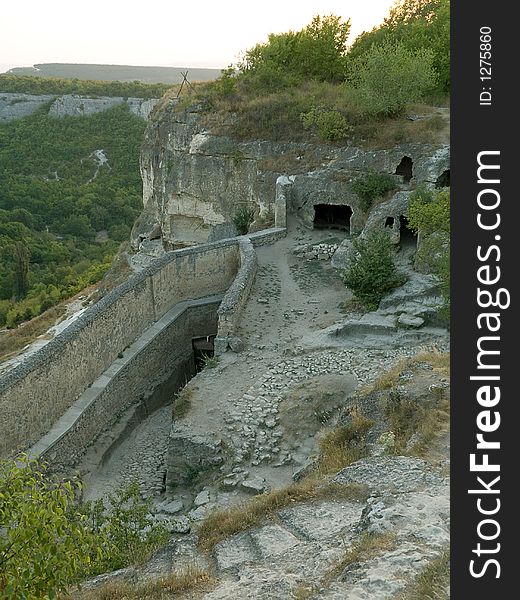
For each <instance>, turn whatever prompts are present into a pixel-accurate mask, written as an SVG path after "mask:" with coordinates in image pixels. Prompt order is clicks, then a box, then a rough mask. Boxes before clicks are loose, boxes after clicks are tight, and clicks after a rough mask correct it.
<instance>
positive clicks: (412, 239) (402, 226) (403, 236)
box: [399, 215, 417, 246]
mask: <svg viewBox="0 0 520 600" xmlns="http://www.w3.org/2000/svg"><path fill="white" fill-rule="evenodd" d="M399 242H400V244H401V245H404V246H417V234H416V233H415V231H414V230H413V229H411V228H410V225H409V223H408V219H407V218H406V217H405V216H403V215H401V216H400V217H399Z"/></svg>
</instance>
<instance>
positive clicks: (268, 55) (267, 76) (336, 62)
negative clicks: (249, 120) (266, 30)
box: [239, 15, 350, 91]
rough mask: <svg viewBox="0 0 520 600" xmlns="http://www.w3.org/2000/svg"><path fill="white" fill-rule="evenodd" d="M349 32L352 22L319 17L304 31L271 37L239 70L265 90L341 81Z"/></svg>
mask: <svg viewBox="0 0 520 600" xmlns="http://www.w3.org/2000/svg"><path fill="white" fill-rule="evenodd" d="M349 32H350V21H348V20H347V21H344V22H342V21H341V18H340V17H337V16H334V15H329V16H323V17H321V16H316V17H314V19H313V20H312V22H311V23H310V24H309V25H307V27H305V28H304V29H302V30H301V31H298V32H294V31H289V32H287V33H281V34H271V35H269V41H268V42H267V43H266V44H257V45H256V46H255V47H254V48H251V49H250V50H248V51H247V52H246V54H245V57H244V60H243V61H242V64H240V65H239V68H240V70H241V71H242V73H243V75H244V76H245V77H246V78H247V79H248V80H249V82H250V84H252V85H254V86H255V87H256V88H257V89H262V91H266V90H267V91H275V90H279V89H283V88H285V87H288V86H289V85H294V84H297V83H299V82H301V81H303V80H304V79H315V80H318V81H341V80H343V79H344V74H345V56H346V52H347V47H346V42H347V38H348V35H349ZM259 85H260V87H259Z"/></svg>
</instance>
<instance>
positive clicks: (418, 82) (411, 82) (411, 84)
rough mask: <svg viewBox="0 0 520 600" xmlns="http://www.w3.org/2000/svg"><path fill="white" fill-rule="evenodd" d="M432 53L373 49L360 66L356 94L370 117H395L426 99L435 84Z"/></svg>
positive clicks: (398, 46) (401, 48) (384, 47)
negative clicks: (409, 106)
mask: <svg viewBox="0 0 520 600" xmlns="http://www.w3.org/2000/svg"><path fill="white" fill-rule="evenodd" d="M435 79H436V73H435V69H434V68H433V54H432V52H431V51H430V50H428V49H426V48H421V49H420V50H417V51H412V50H408V49H407V48H406V47H405V46H403V45H402V44H394V43H385V44H382V45H381V46H373V47H372V48H371V49H370V50H369V51H368V52H367V54H366V56H365V57H364V59H363V62H362V63H360V64H359V76H358V83H357V91H358V93H359V100H360V102H361V106H362V109H363V111H364V112H365V113H367V114H368V115H386V116H391V115H396V114H399V113H400V112H402V111H403V110H404V108H405V107H406V105H407V104H408V103H410V102H415V101H417V100H420V99H421V98H423V97H424V95H425V93H426V92H428V91H429V90H431V89H432V88H433V87H434V85H435Z"/></svg>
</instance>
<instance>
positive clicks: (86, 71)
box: [8, 63, 220, 85]
mask: <svg viewBox="0 0 520 600" xmlns="http://www.w3.org/2000/svg"><path fill="white" fill-rule="evenodd" d="M184 71H188V78H189V80H190V81H210V80H212V79H216V78H217V77H218V76H219V74H220V70H219V69H201V68H182V67H143V66H131V65H90V64H67V63H43V64H36V65H34V66H33V67H15V68H13V69H9V71H8V73H11V74H13V75H29V76H33V77H63V78H67V79H69V78H77V79H96V80H104V81H127V82H133V81H140V82H142V83H148V84H151V83H166V84H170V85H171V84H176V83H181V82H182V73H183V72H184Z"/></svg>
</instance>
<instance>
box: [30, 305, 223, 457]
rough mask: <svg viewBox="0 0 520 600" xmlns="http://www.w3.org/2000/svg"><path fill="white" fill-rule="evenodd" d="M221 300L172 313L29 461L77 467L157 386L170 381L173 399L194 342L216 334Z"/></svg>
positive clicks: (128, 353)
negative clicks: (94, 444) (86, 454)
mask: <svg viewBox="0 0 520 600" xmlns="http://www.w3.org/2000/svg"><path fill="white" fill-rule="evenodd" d="M221 300H222V296H212V297H209V298H204V299H201V300H194V301H188V302H181V303H179V304H177V305H176V306H175V307H174V308H172V309H171V310H170V311H169V312H168V313H166V314H165V315H164V316H163V317H162V318H161V319H159V321H157V323H154V324H153V325H152V326H151V327H150V328H149V329H147V330H146V331H145V332H144V333H143V335H142V336H140V337H139V339H137V340H136V341H135V342H134V343H133V344H131V345H130V347H129V348H127V349H126V350H125V351H124V352H123V353H122V355H121V357H119V358H117V359H116V360H115V361H114V362H113V363H112V364H111V365H110V367H109V368H108V369H107V370H106V371H105V372H104V373H103V374H102V375H101V376H100V377H98V378H97V379H96V380H95V381H94V382H93V383H92V385H91V386H90V387H88V388H87V389H86V390H85V391H84V392H83V393H82V394H81V395H80V397H79V398H78V399H77V400H76V401H75V402H74V404H73V405H72V406H71V407H70V408H69V409H68V410H67V411H66V412H65V414H64V415H63V416H62V417H61V418H60V419H59V420H58V421H57V423H56V424H55V425H54V427H53V428H52V429H51V431H50V432H49V433H48V434H46V435H45V436H44V437H43V438H42V439H41V440H40V441H39V442H38V443H37V444H35V445H34V446H33V447H32V448H31V450H30V455H31V456H32V457H35V458H36V457H41V458H44V459H45V460H47V461H48V462H50V463H51V464H52V465H54V466H56V465H60V466H74V465H75V464H77V462H78V461H79V459H80V458H81V456H82V455H83V453H84V452H85V450H86V449H87V448H88V446H89V445H90V444H92V442H93V441H95V440H96V439H97V437H98V436H99V435H100V434H101V433H102V432H103V431H104V430H107V429H110V428H111V427H113V426H114V425H115V423H116V422H117V421H118V420H119V418H120V417H121V416H122V415H123V414H124V413H125V412H126V411H128V410H129V408H131V407H132V406H137V405H138V404H139V403H141V402H143V401H145V400H146V398H147V397H149V396H150V395H152V393H153V392H154V390H155V389H156V388H157V387H158V386H160V385H162V384H164V383H165V382H166V381H168V387H169V388H171V392H172V393H173V392H174V391H175V390H176V389H178V388H179V387H181V386H182V385H183V384H184V376H185V374H186V372H187V371H189V370H190V367H191V363H192V362H193V350H192V339H193V337H199V336H204V335H214V334H215V333H216V330H217V316H216V315H217V308H218V306H219V304H220V301H221ZM165 395H166V396H168V394H165ZM168 399H170V400H171V398H168V397H167V398H166V400H168Z"/></svg>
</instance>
